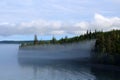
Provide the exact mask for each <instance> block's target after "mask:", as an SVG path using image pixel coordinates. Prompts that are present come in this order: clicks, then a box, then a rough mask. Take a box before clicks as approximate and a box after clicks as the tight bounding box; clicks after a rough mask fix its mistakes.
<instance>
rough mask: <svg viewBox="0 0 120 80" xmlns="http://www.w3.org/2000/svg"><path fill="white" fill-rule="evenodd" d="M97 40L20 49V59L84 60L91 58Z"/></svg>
mask: <svg viewBox="0 0 120 80" xmlns="http://www.w3.org/2000/svg"><path fill="white" fill-rule="evenodd" d="M94 44H95V40H90V41H82V42H79V43H71V44H64V45H57V44H56V45H40V46H27V47H24V48H20V50H19V53H18V56H19V57H20V58H31V59H32V58H36V59H37V58H38V59H82V58H89V57H90V53H91V49H92V48H93V47H94Z"/></svg>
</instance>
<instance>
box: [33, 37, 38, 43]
mask: <svg viewBox="0 0 120 80" xmlns="http://www.w3.org/2000/svg"><path fill="white" fill-rule="evenodd" d="M37 44H38V39H37V35H34V45H37Z"/></svg>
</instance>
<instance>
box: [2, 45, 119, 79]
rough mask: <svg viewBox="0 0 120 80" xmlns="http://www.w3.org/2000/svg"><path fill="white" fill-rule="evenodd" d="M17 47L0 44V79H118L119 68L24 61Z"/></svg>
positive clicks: (72, 63)
mask: <svg viewBox="0 0 120 80" xmlns="http://www.w3.org/2000/svg"><path fill="white" fill-rule="evenodd" d="M18 47H19V45H16V44H1V45H0V80H120V71H119V70H110V69H109V70H108V69H100V68H95V67H91V66H88V65H87V64H84V65H83V64H78V63H74V62H69V63H64V62H62V63H61V62H60V63H59V62H58V63H54V62H52V63H49V64H48V63H47V64H43V63H44V61H39V60H33V59H31V60H29V61H26V60H25V59H23V58H20V57H19V55H18V51H19V49H18ZM41 62H43V63H41Z"/></svg>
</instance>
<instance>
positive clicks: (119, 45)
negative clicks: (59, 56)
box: [20, 30, 120, 66]
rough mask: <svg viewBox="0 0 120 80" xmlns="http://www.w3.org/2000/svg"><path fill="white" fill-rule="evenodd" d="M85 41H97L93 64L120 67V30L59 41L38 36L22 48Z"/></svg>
mask: <svg viewBox="0 0 120 80" xmlns="http://www.w3.org/2000/svg"><path fill="white" fill-rule="evenodd" d="M85 40H96V42H95V46H94V48H93V50H91V51H92V52H93V53H92V54H91V55H92V62H94V63H101V64H112V65H119V66H120V63H119V62H120V30H112V31H107V32H103V31H96V30H95V31H94V32H91V31H87V32H86V33H85V34H83V35H80V36H75V37H72V38H68V37H67V36H66V37H64V38H61V39H60V40H57V39H56V38H55V37H53V38H52V40H47V41H44V40H38V39H37V35H35V36H34V41H32V42H31V41H30V42H27V43H25V42H23V43H22V44H21V46H20V47H26V46H36V45H46V44H47V45H50V44H53V45H54V44H59V45H62V44H70V43H76V42H80V41H85Z"/></svg>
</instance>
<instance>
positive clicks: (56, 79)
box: [18, 56, 96, 80]
mask: <svg viewBox="0 0 120 80" xmlns="http://www.w3.org/2000/svg"><path fill="white" fill-rule="evenodd" d="M18 62H19V65H20V66H21V67H23V68H25V69H27V68H30V69H32V73H33V80H39V79H41V80H95V79H96V78H95V76H94V75H92V74H91V68H90V67H89V66H87V64H83V63H81V64H78V61H74V60H57V61H56V60H40V59H39V58H34V57H31V58H30V57H29V58H27V57H23V56H22V57H18Z"/></svg>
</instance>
